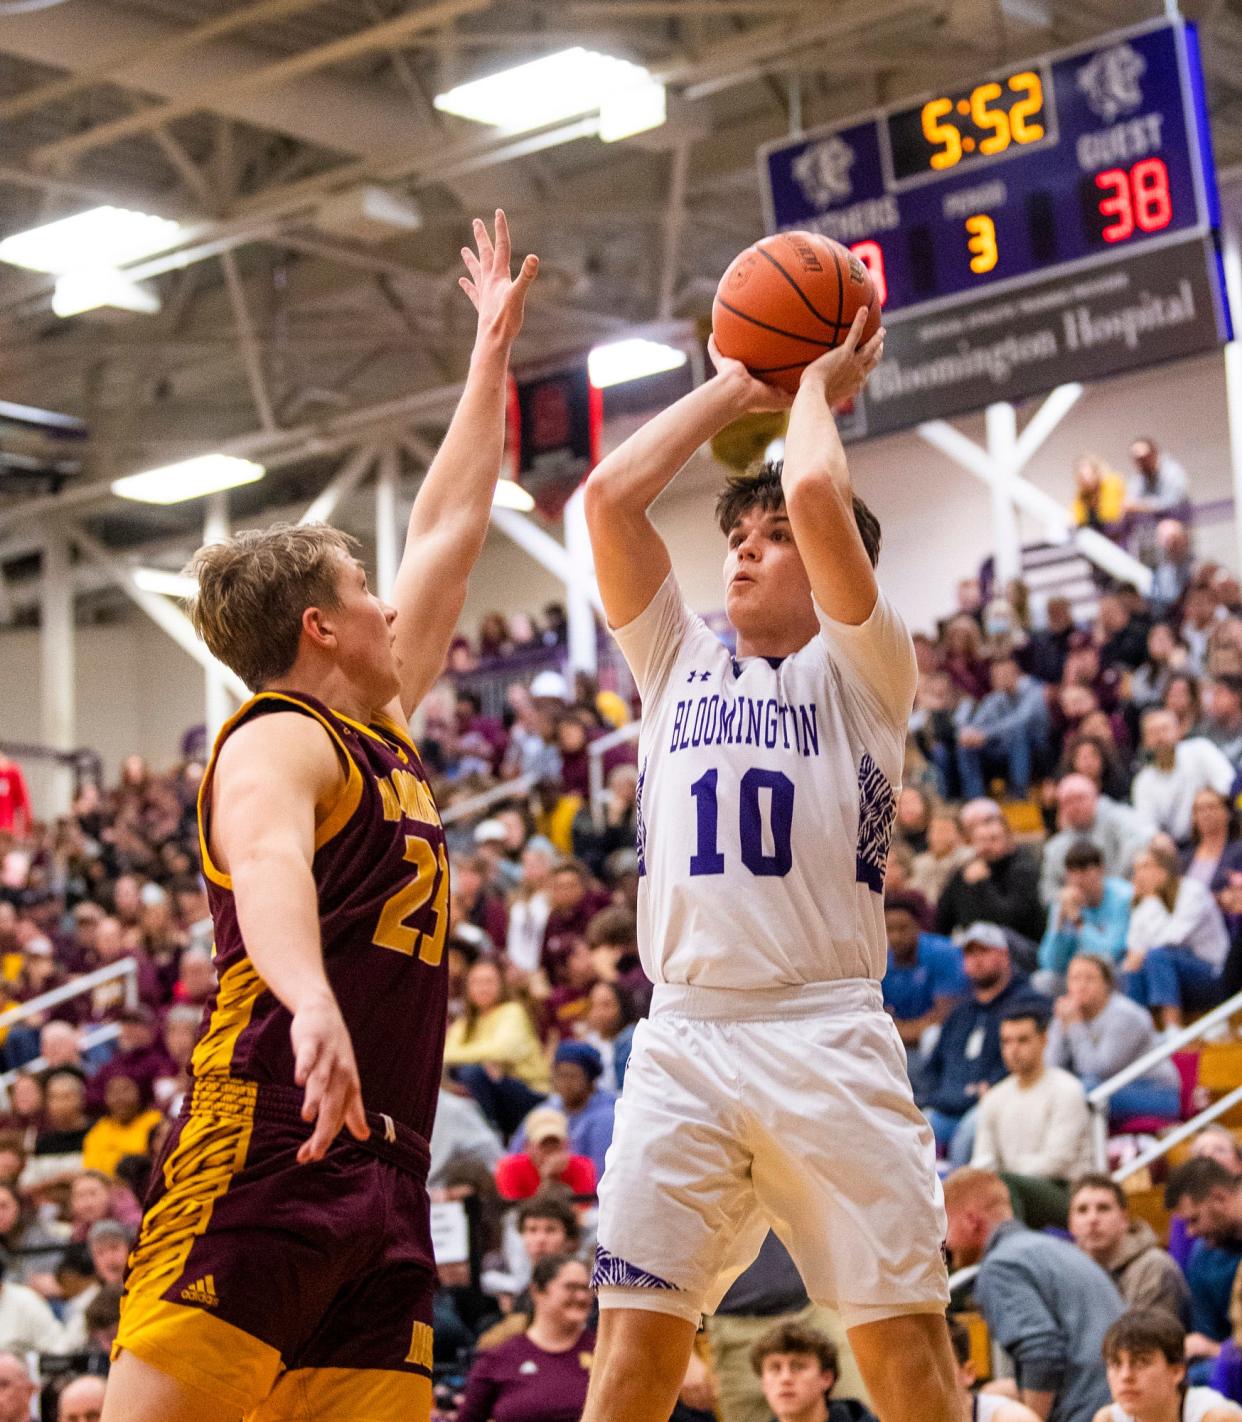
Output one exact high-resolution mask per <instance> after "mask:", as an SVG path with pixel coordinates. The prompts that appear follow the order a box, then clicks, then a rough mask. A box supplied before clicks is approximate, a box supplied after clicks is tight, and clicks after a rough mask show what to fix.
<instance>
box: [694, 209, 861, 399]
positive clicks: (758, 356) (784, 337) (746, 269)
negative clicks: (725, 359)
mask: <svg viewBox="0 0 1242 1422" xmlns="http://www.w3.org/2000/svg"><path fill="white" fill-rule="evenodd" d="M860 306H870V308H871V315H870V317H869V318H868V320H867V325H866V328H865V329H864V331H863V340H864V341H867V340H870V338H871V337H872V336H874V335H875V333H876V331H877V330H879V327H880V303H879V302H878V301H877V300H876V295H875V287H874V285H873V284H872V281H871V273H870V272H869V271H868V270H867V268H866V267H865V266H864V265H863V263H862V262H861V261H860V260H859V259H858V258H857V257H856V256H855V255H854V253H853V252H850V251H848V250H847V249H846V248H845V247H843V246H842V245H841V244H840V242H834V241H833V239H832V238H831V237H820V236H819V235H818V234H817V233H814V232H779V233H777V235H776V236H775V237H763V238H761V239H760V240H759V241H758V242H756V243H755V244H754V246H752V247H747V248H746V250H745V251H744V252H742V253H741V254H740V255H739V256H737V257H735V258H734V259H733V261H732V262H730V264H729V267H728V270H727V271H726V272H725V274H724V276H722V277H721V278H720V285H719V286H718V287H717V288H716V299H715V301H714V302H713V303H712V334H713V335H714V336H715V337H716V346H717V349H718V350H719V351H720V354H721V355H725V356H731V357H732V358H733V359H734V360H740V361H741V362H742V364H743V365H744V366H745V367H746V368H747V370H749V371H750V372H751V374H752V375H757V376H758V377H759V378H760V380H765V381H767V382H768V384H769V385H779V386H780V387H781V389H782V390H788V391H790V392H793V391H795V390H797V388H798V381H799V379H800V378H801V376H802V372H803V370H804V369H805V368H806V367H807V366H808V365H809V364H810V363H811V361H813V360H814V359H815V358H816V357H817V356H821V355H823V353H824V352H825V351H827V350H831V349H832V348H833V347H834V346H838V345H840V344H841V342H842V341H843V340H844V339H845V338H846V336H847V335H848V334H849V330H850V325H851V323H852V322H853V320H854V316H855V314H856V312H857V311H858V308H859V307H860Z"/></svg>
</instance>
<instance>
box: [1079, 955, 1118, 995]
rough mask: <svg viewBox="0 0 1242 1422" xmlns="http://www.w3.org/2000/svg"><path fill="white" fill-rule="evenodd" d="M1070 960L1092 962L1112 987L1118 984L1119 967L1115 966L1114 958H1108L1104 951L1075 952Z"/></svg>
mask: <svg viewBox="0 0 1242 1422" xmlns="http://www.w3.org/2000/svg"><path fill="white" fill-rule="evenodd" d="M1070 962H1071V963H1075V962H1078V963H1090V964H1091V966H1092V967H1093V968H1095V969H1097V970H1098V971H1099V974H1100V977H1102V978H1103V979H1104V981H1105V982H1106V983H1107V984H1108V986H1109V987H1110V988H1115V987H1116V986H1117V969H1116V968H1115V967H1114V966H1113V960H1112V959H1111V958H1106V957H1105V956H1104V954H1103V953H1075V954H1074V956H1073V957H1072V958H1071V959H1070Z"/></svg>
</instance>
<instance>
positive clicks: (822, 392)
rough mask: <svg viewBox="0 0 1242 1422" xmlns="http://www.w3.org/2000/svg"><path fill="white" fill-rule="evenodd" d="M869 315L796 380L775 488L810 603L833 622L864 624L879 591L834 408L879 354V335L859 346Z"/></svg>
mask: <svg viewBox="0 0 1242 1422" xmlns="http://www.w3.org/2000/svg"><path fill="white" fill-rule="evenodd" d="M867 315H868V309H867V308H866V307H863V309H862V310H861V311H859V312H858V314H857V316H855V318H854V324H853V326H852V327H851V328H850V332H849V335H848V336H847V337H846V338H845V340H844V341H843V342H842V343H841V345H839V346H838V347H837V348H836V349H835V350H831V351H829V352H828V353H827V354H826V355H822V356H820V358H819V359H818V360H816V361H813V362H812V363H811V364H810V365H808V366H807V368H806V370H805V371H803V373H802V380H801V382H800V384H799V386H798V393H797V395H796V396H795V397H794V402H793V410H792V411H791V412H790V416H789V430H788V433H787V434H786V435H785V468H784V473H783V474H782V476H781V487H782V488H783V489H784V491H785V508H786V510H787V511H788V513H789V521H790V523H791V524H792V525H793V533H794V541H795V543H797V545H798V551H799V552H800V553H801V554H802V561H803V563H804V564H805V565H806V571H807V576H808V577H809V578H810V580H811V591H812V592H813V593H814V594H815V601H816V602H817V603H819V605H820V607H821V608H822V609H823V610H824V612H826V613H827V614H828V616H829V617H831V618H832V620H833V621H834V622H844V623H848V624H850V625H852V626H857V625H859V624H860V623H863V622H866V620H867V618H868V617H870V616H871V610H872V608H874V607H875V600H876V598H877V596H878V595H879V588H878V586H877V584H876V580H875V571H874V569H873V568H872V567H871V560H870V558H868V556H867V550H866V548H865V547H864V546H863V541H862V536H861V535H860V534H859V532H858V525H857V524H856V523H855V521H854V505H853V490H852V489H851V487H850V471H849V466H848V465H847V464H846V462H845V446H844V445H843V444H842V443H841V435H840V431H839V430H838V429H837V422H836V419H835V418H834V416H833V413H832V407H833V405H836V404H840V403H841V402H842V401H844V400H850V399H853V397H854V396H855V395H857V394H858V392H859V391H860V390H861V389H862V387H863V385H864V384H866V380H867V377H868V375H870V374H871V372H872V371H873V370H874V369H875V367H876V365H877V364H878V363H879V360H880V356H881V355H882V354H883V351H884V331H883V329H881V330H879V331H877V332H876V334H875V335H874V336H873V337H872V338H871V340H870V341H868V342H867V343H866V345H860V344H859V342H860V339H861V337H862V330H863V327H864V326H865V325H866V324H867Z"/></svg>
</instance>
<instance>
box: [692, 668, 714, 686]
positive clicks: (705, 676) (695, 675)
mask: <svg viewBox="0 0 1242 1422" xmlns="http://www.w3.org/2000/svg"><path fill="white" fill-rule="evenodd" d="M696 679H697V680H699V681H711V679H712V674H711V672H709V671H705V672H696V671H692V672H691V673H690V675H689V676H688V677H687V678H686V685H687V686H689V685H690V684H691V683H692V682H693V681H695V680H696Z"/></svg>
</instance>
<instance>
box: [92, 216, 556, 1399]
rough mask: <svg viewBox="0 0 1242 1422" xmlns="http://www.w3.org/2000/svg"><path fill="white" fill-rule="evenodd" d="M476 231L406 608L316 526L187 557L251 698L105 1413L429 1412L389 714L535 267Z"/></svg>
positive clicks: (428, 824) (223, 767)
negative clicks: (377, 591) (196, 983)
mask: <svg viewBox="0 0 1242 1422" xmlns="http://www.w3.org/2000/svg"><path fill="white" fill-rule="evenodd" d="M474 234H475V240H476V243H477V247H478V252H477V255H476V254H475V253H474V252H471V251H469V250H465V249H463V257H464V259H465V263H466V267H467V270H468V271H469V277H468V278H467V277H463V278H462V279H461V285H462V287H463V289H464V290H465V291H466V293H467V295H468V296H469V297H470V299H471V301H472V302H473V303H474V305H475V307H476V309H477V311H478V332H477V336H476V340H475V346H474V351H473V354H472V356H471V362H470V372H469V375H468V376H467V379H466V386H465V390H464V392H463V394H462V397H461V401H460V403H459V404H458V407H457V411H456V413H455V414H454V416H453V420H452V423H451V424H450V426H449V430H448V433H447V435H446V436H445V440H444V443H443V445H442V446H441V448H440V451H439V453H438V455H437V456H436V458H435V460H434V461H433V462H432V465H431V468H430V469H429V470H428V472H427V477H426V479H425V481H424V483H423V486H422V489H421V490H420V491H419V494H418V498H417V499H416V500H415V503H414V509H413V512H412V514H411V516H410V525H409V532H408V535H407V539H406V547H405V555H404V558H403V560H402V563H401V567H400V570H399V572H398V575H397V581H396V586H395V590H394V594H393V604H394V605H393V606H391V607H389V606H386V605H385V604H384V603H383V602H382V601H381V600H380V599H379V598H378V597H376V596H375V595H374V594H373V593H372V592H371V591H370V590H369V589H368V587H367V582H366V575H365V572H364V571H363V568H362V566H361V564H360V563H359V562H358V561H357V560H356V559H355V558H354V557H353V556H352V555H351V552H350V540H349V539H347V538H346V536H345V535H343V534H340V533H338V532H336V531H335V530H333V529H329V528H324V527H317V526H308V527H297V528H291V527H287V526H286V527H275V528H272V529H269V530H266V531H263V532H252V533H242V534H239V535H238V536H237V537H236V538H234V539H231V540H230V541H228V542H226V543H223V544H217V545H214V546H211V547H208V548H204V549H201V550H200V551H199V553H198V554H197V555H196V557H195V559H194V563H193V565H192V567H193V571H194V573H195V574H196V575H197V578H198V584H199V589H198V594H197V597H196V599H195V602H194V607H193V615H194V621H195V625H196V627H197V629H198V631H199V633H200V635H201V636H202V637H203V639H204V641H205V642H206V643H207V645H208V646H209V647H210V648H211V650H212V651H213V652H214V653H215V654H216V656H218V657H219V658H220V659H221V661H223V662H224V663H226V664H227V665H228V666H231V667H232V668H233V669H234V670H235V671H236V672H237V673H238V674H239V675H240V676H241V677H242V678H243V679H244V680H245V682H246V684H247V685H248V686H249V687H251V688H252V689H253V691H254V692H255V693H256V694H255V695H254V697H253V698H252V699H251V700H250V701H249V702H247V703H246V705H245V706H243V707H242V708H241V710H240V711H239V712H238V713H237V715H236V716H234V717H233V719H232V720H231V721H230V722H229V723H228V724H227V725H226V726H225V727H224V729H223V730H222V731H221V733H220V736H219V738H218V739H217V741H216V747H215V751H214V752H213V755H212V758H211V762H210V764H209V766H208V769H207V773H206V775H205V776H204V779H203V786H202V791H201V793H200V797H199V828H200V836H201V843H202V854H203V869H204V872H205V874H206V876H207V879H208V882H209V890H208V891H209V895H210V899H211V909H212V918H213V921H214V926H215V935H216V966H217V971H218V977H219V984H218V988H217V991H216V994H215V997H214V999H213V1001H212V1002H211V1004H210V1006H209V1009H208V1012H207V1014H206V1019H205V1023H204V1027H203V1031H202V1034H201V1035H200V1038H199V1042H198V1045H197V1047H196V1048H195V1052H194V1057H193V1062H192V1076H193V1084H192V1088H191V1090H190V1092H189V1093H188V1096H187V1103H186V1105H185V1106H184V1107H183V1109H182V1112H181V1115H180V1118H179V1119H178V1121H177V1122H176V1125H175V1127H174V1130H173V1132H172V1134H171V1137H170V1140H169V1143H168V1145H167V1146H166V1148H165V1150H164V1152H163V1153H162V1155H161V1157H160V1159H159V1160H158V1161H157V1163H156V1169H155V1174H154V1182H153V1187H152V1191H151V1194H150V1196H149V1198H148V1201H147V1213H146V1216H145V1218H144V1221H143V1226H142V1231H141V1234H140V1235H139V1238H138V1242H137V1244H136V1245H135V1247H134V1251H133V1254H132V1256H131V1258H130V1266H129V1273H128V1276H127V1280H126V1291H125V1299H124V1305H123V1311H122V1317H121V1325H120V1330H119V1333H118V1336H117V1343H116V1347H115V1363H114V1366H113V1370H112V1375H111V1377H110V1379H109V1383H108V1394H107V1402H106V1404H105V1407H104V1416H105V1418H106V1419H107V1422H235V1419H239V1418H247V1419H250V1418H253V1419H262V1422H283V1419H292V1418H314V1419H316V1422H364V1419H365V1422H390V1419H391V1422H398V1419H400V1422H412V1419H418V1418H424V1419H425V1418H426V1417H428V1415H429V1413H430V1407H431V1361H432V1350H431V1300H432V1291H433V1288H434V1284H435V1265H434V1258H433V1255H432V1250H431V1239H430V1224H429V1208H428V1200H427V1192H426V1188H425V1183H424V1182H425V1180H426V1173H427V1165H428V1151H427V1139H428V1137H429V1136H430V1134H431V1126H432V1119H433V1116H434V1112H435V1102H436V1096H437V1089H438V1085H439V1080H440V1071H441V1055H442V1049H443V1043H444V1027H445V1002H446V965H445V964H444V962H443V951H444V939H445V933H446V930H447V927H448V866H447V863H446V859H445V850H444V834H443V830H442V829H441V826H440V820H439V816H438V814H437V812H436V808H435V804H434V802H433V800H432V797H431V793H430V790H429V788H428V784H427V777H426V774H425V773H424V770H423V767H422V764H421V762H420V760H419V756H418V752H417V750H416V749H415V747H414V744H413V742H412V741H411V740H410V738H409V734H408V732H407V730H406V725H407V721H408V717H409V715H410V713H411V712H412V711H413V709H414V707H415V705H416V704H417V703H418V702H419V700H420V699H421V698H422V696H423V695H424V694H425V692H426V691H427V690H428V688H429V687H430V686H431V684H432V682H433V681H434V680H435V678H436V677H437V676H438V675H439V674H440V670H441V668H442V666H443V664H444V658H445V654H446V652H447V650H448V645H449V641H450V638H451V637H452V634H453V630H454V627H455V625H456V622H457V618H458V616H459V614H460V612H461V608H462V604H463V601H464V598H465V593H466V580H467V576H468V575H469V572H470V570H471V568H472V567H473V565H474V563H475V561H476V559H477V557H478V554H479V551H480V549H481V548H482V545H483V539H484V536H485V534H486V532H487V527H488V521H489V516H490V510H491V503H492V492H493V490H494V488H495V484H496V478H497V474H498V472H499V470H500V465H501V455H502V445H503V440H504V411H505V396H506V377H507V372H508V361H509V352H510V349H511V347H512V344H513V341H514V338H515V337H516V336H517V334H518V331H519V329H520V328H521V324H522V314H523V306H524V302H525V298H526V293H527V290H528V289H529V286H530V283H531V281H532V280H533V279H534V276H535V273H536V270H537V267H538V263H537V260H536V259H535V258H534V257H527V258H526V260H525V262H524V263H523V265H522V268H521V271H520V273H519V275H518V277H517V279H516V280H513V279H511V277H510V270H509V263H510V242H509V232H508V227H507V225H506V222H505V218H504V214H503V213H502V212H497V214H496V229H495V242H494V244H493V242H492V240H491V238H490V237H489V235H488V232H487V228H486V226H485V225H484V224H483V223H482V222H479V221H476V222H475V224H474ZM342 1128H344V1130H342Z"/></svg>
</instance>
